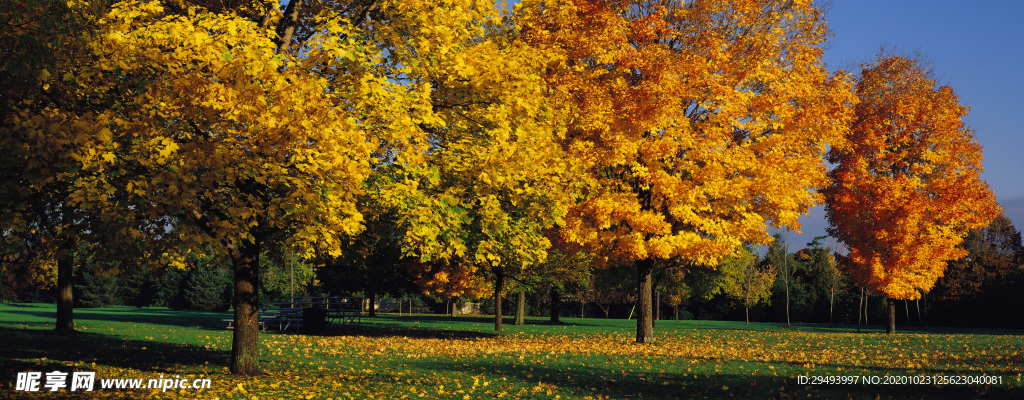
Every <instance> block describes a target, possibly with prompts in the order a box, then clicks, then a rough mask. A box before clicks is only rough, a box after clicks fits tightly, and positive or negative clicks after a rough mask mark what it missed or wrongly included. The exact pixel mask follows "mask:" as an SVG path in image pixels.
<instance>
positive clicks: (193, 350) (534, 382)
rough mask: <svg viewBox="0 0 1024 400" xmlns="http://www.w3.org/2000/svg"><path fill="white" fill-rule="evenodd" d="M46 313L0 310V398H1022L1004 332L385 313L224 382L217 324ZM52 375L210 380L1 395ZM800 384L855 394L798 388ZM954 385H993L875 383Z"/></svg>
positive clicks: (268, 339) (161, 313) (267, 341)
mask: <svg viewBox="0 0 1024 400" xmlns="http://www.w3.org/2000/svg"><path fill="white" fill-rule="evenodd" d="M55 310H56V309H55V307H54V306H53V305H46V304H0V341H2V344H0V376H2V377H3V378H2V381H0V398H83V397H109V398H146V397H153V398H178V397H181V398H211V399H212V398H266V399H290V398H311V399H326V398H335V399H348V398H354V399H365V398H382V399H401V398H410V399H419V398H448V399H477V398H536V399H552V398H560V399H575V398H583V399H586V398H591V399H625V398H684V399H685V398H849V397H853V398H871V399H874V398H879V397H880V398H929V399H931V398H976V397H987V398H1018V399H1019V398H1024V381H1022V380H1024V378H1022V373H1024V355H1022V351H1024V333H1022V332H1013V331H966V330H949V329H946V330H929V331H927V332H924V333H922V332H917V331H907V332H906V333H901V334H896V335H892V336H889V335H885V334H882V333H881V331H880V330H870V331H868V332H865V333H856V332H855V327H848V326H844V327H837V328H836V329H829V328H827V326H823V325H799V326H795V327H781V326H779V324H761V323H752V324H750V325H749V326H747V325H744V324H743V323H741V322H740V323H737V322H721V321H659V322H658V324H657V326H656V328H655V337H656V340H657V343H655V344H651V345H638V344H634V343H632V341H633V331H634V329H635V328H634V327H635V321H628V320H602V319H573V318H567V319H564V324H562V325H549V324H546V321H545V320H544V319H528V320H527V323H528V324H527V325H525V326H513V325H510V324H507V325H505V328H506V331H505V332H503V333H500V334H495V333H494V332H492V330H493V318H490V317H471V316H463V317H456V318H450V317H441V316H429V315H420V316H411V317H410V316H393V315H391V316H381V317H377V318H373V319H371V318H364V319H363V322H362V323H361V324H360V325H359V326H356V327H338V326H335V327H333V328H332V329H331V331H330V332H328V333H327V334H325V335H322V336H306V335H297V334H292V333H284V334H282V333H276V332H274V333H271V332H267V333H265V334H262V335H261V337H260V349H261V356H262V357H261V368H262V369H263V371H264V372H266V375H265V376H261V377H255V378H237V377H233V376H231V375H230V374H228V370H227V365H228V359H229V356H230V350H231V331H226V330H224V326H225V325H224V323H223V322H222V321H221V318H230V314H228V313H205V312H176V311H170V310H167V309H159V308H147V309H135V308H128V307H112V308H101V309H78V310H75V321H76V328H77V330H78V333H77V334H76V335H73V336H71V337H60V336H56V335H54V334H53V333H52V331H51V330H52V328H53V318H54V315H55ZM508 322H511V319H509V320H508ZM54 370H58V371H62V372H69V371H95V372H96V379H97V381H99V380H100V379H109V378H141V379H143V380H148V379H157V378H169V377H172V376H179V377H180V378H185V379H188V380H190V381H191V380H192V379H196V378H209V379H211V382H212V387H211V388H210V389H204V390H184V389H181V390H177V389H174V390H169V391H166V392H163V391H161V390H154V389H121V390H114V389H106V390H104V389H101V388H100V384H99V382H97V383H96V386H95V390H94V391H93V392H91V393H86V394H82V393H80V392H69V391H67V389H62V390H60V391H58V392H56V393H50V392H47V393H38V392H37V393H27V392H18V391H15V390H14V389H15V380H16V379H15V377H16V375H17V373H18V372H27V371H40V372H50V371H54ZM801 376H807V377H813V376H824V377H827V376H833V377H839V376H852V377H856V379H859V380H860V382H859V383H856V384H849V385H836V384H833V385H809V384H800V382H798V380H799V379H800V378H799V377H801ZM961 376H967V377H982V376H988V377H992V378H991V379H999V380H1001V383H996V384H988V385H986V384H940V385H936V384H934V383H933V384H884V382H885V380H887V379H889V380H892V379H899V380H906V379H908V378H911V379H916V380H919V381H920V380H922V379H924V380H928V379H930V380H932V381H933V382H934V380H935V379H949V380H951V381H957V380H960V379H961V378H959V377H961ZM937 377H938V378H937ZM943 377H945V378H943ZM864 379H869V380H871V379H878V380H879V381H880V382H882V383H878V384H875V383H865V382H864ZM44 381H45V379H44ZM143 384H145V383H143ZM43 390H47V389H45V388H43Z"/></svg>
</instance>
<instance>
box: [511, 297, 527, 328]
mask: <svg viewBox="0 0 1024 400" xmlns="http://www.w3.org/2000/svg"><path fill="white" fill-rule="evenodd" d="M512 325H526V291H523V290H520V291H519V295H518V296H517V297H516V319H515V321H512Z"/></svg>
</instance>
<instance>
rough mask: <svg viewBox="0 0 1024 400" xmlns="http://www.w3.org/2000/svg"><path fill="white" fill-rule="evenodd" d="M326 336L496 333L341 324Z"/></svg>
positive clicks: (476, 336)
mask: <svg viewBox="0 0 1024 400" xmlns="http://www.w3.org/2000/svg"><path fill="white" fill-rule="evenodd" d="M325 335H327V336H370V337H388V336H403V337H409V338H416V339H460V340H466V339H485V338H493V337H497V336H498V334H495V333H486V332H475V331H464V330H456V329H432V328H409V327H404V326H398V325H394V326H391V325H383V326H381V325H376V326H374V325H360V324H354V325H341V326H332V327H331V328H330V329H328V330H327V332H325Z"/></svg>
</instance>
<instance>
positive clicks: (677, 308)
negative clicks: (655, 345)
mask: <svg viewBox="0 0 1024 400" xmlns="http://www.w3.org/2000/svg"><path fill="white" fill-rule="evenodd" d="M673 308H675V312H676V321H678V320H679V304H676V305H675V306H674V307H673Z"/></svg>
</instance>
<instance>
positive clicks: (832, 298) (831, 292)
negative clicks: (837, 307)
mask: <svg viewBox="0 0 1024 400" xmlns="http://www.w3.org/2000/svg"><path fill="white" fill-rule="evenodd" d="M835 302H836V288H835V286H833V287H831V288H829V293H828V327H829V328H831V327H832V310H833V307H832V305H833V304H835Z"/></svg>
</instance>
